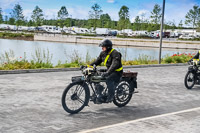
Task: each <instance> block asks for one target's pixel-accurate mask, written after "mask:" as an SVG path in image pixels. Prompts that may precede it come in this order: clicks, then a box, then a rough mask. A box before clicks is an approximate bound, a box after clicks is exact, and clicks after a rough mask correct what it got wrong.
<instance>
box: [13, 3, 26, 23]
mask: <svg viewBox="0 0 200 133" xmlns="http://www.w3.org/2000/svg"><path fill="white" fill-rule="evenodd" d="M11 16H12V18H14V19H15V21H16V25H17V26H19V25H22V24H23V21H24V15H23V9H22V7H21V5H19V4H15V6H14V9H13V10H12V12H11Z"/></svg>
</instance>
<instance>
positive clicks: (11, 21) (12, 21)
mask: <svg viewBox="0 0 200 133" xmlns="http://www.w3.org/2000/svg"><path fill="white" fill-rule="evenodd" d="M8 24H10V25H14V24H15V19H14V18H12V17H11V18H9V20H8Z"/></svg>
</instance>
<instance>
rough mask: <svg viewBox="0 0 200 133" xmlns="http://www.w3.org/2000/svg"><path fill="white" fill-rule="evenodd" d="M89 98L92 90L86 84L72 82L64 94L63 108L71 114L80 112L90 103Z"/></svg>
mask: <svg viewBox="0 0 200 133" xmlns="http://www.w3.org/2000/svg"><path fill="white" fill-rule="evenodd" d="M89 98H90V91H89V88H88V86H87V85H86V84H84V83H78V82H74V83H71V84H69V85H68V86H67V87H66V89H65V90H64V92H63V95H62V99H61V101H62V106H63V109H64V110H65V111H66V112H68V113H70V114H75V113H78V112H80V111H81V110H82V109H83V108H84V107H85V106H87V105H88V102H89Z"/></svg>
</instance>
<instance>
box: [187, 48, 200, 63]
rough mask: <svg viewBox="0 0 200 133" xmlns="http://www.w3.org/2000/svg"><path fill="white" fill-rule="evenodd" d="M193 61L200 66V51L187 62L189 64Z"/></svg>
mask: <svg viewBox="0 0 200 133" xmlns="http://www.w3.org/2000/svg"><path fill="white" fill-rule="evenodd" d="M193 59H197V61H198V65H200V61H199V59H200V50H199V51H198V52H197V54H196V55H195V56H194V57H192V59H190V60H189V62H191V61H193Z"/></svg>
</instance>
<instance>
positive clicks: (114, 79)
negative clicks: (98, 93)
mask: <svg viewBox="0 0 200 133" xmlns="http://www.w3.org/2000/svg"><path fill="white" fill-rule="evenodd" d="M122 73H123V71H120V72H113V73H111V74H110V75H109V76H108V78H107V79H106V84H107V87H108V93H109V95H110V96H114V93H115V88H116V86H117V83H119V81H120V78H121V77H122Z"/></svg>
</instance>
